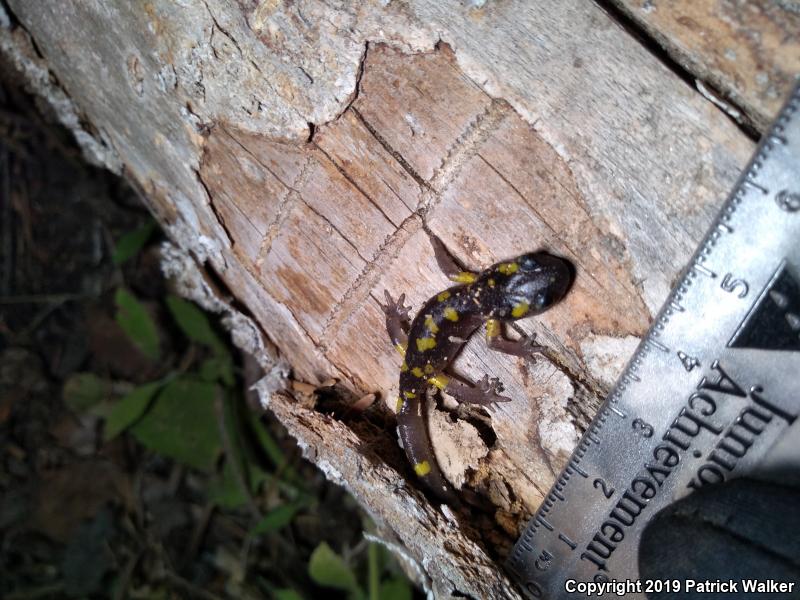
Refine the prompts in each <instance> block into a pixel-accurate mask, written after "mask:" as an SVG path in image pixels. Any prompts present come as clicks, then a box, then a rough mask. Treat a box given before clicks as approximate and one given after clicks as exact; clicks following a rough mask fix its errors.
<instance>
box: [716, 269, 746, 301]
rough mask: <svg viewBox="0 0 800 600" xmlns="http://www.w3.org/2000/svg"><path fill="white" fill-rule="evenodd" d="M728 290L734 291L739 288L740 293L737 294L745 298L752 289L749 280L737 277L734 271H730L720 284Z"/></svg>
mask: <svg viewBox="0 0 800 600" xmlns="http://www.w3.org/2000/svg"><path fill="white" fill-rule="evenodd" d="M719 287H721V288H722V289H723V290H725V291H726V292H730V293H734V292H735V291H736V290H737V289H738V290H739V293H738V294H737V296H739V298H744V297H745V296H747V292H749V291H750V286H748V285H747V282H746V281H745V280H744V279H735V278H734V277H733V273H728V274H727V275H725V277H723V278H722V283H720V284H719Z"/></svg>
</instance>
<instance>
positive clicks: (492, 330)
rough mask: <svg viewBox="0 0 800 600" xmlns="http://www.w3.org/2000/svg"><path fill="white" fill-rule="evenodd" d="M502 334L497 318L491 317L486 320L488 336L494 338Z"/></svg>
mask: <svg viewBox="0 0 800 600" xmlns="http://www.w3.org/2000/svg"><path fill="white" fill-rule="evenodd" d="M498 335H500V321H498V320H497V319H489V320H488V321H486V337H487V338H493V337H497V336H498Z"/></svg>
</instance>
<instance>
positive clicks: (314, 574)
mask: <svg viewBox="0 0 800 600" xmlns="http://www.w3.org/2000/svg"><path fill="white" fill-rule="evenodd" d="M308 574H309V575H310V576H311V579H313V580H314V581H315V582H316V583H317V584H319V585H322V586H325V587H330V588H335V589H337V590H345V591H348V592H351V593H352V594H353V595H355V596H356V597H359V598H363V597H364V592H363V591H362V590H361V588H360V587H359V586H358V582H357V581H356V576H355V573H353V570H352V569H351V568H350V567H349V566H348V565H347V563H346V562H345V561H344V559H343V558H342V557H341V556H339V555H338V554H336V552H334V551H333V550H332V549H331V547H330V546H328V544H327V543H325V542H322V543H320V545H319V546H317V547H316V548H315V549H314V552H312V553H311V558H310V559H309V561H308Z"/></svg>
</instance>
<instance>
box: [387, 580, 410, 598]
mask: <svg viewBox="0 0 800 600" xmlns="http://www.w3.org/2000/svg"><path fill="white" fill-rule="evenodd" d="M411 597H412V592H411V585H410V584H409V583H408V580H407V579H403V578H401V577H396V578H394V579H389V580H387V581H384V582H383V583H381V593H380V599H381V600H411Z"/></svg>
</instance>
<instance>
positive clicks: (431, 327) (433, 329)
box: [425, 315, 439, 335]
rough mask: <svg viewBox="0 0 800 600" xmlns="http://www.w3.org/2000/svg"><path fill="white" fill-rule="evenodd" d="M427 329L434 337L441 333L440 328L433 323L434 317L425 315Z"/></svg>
mask: <svg viewBox="0 0 800 600" xmlns="http://www.w3.org/2000/svg"><path fill="white" fill-rule="evenodd" d="M425 327H427V328H428V331H430V332H431V333H432V334H433V335H436V334H437V333H439V326H438V325H437V324H436V323H434V322H433V316H432V315H425Z"/></svg>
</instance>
